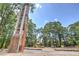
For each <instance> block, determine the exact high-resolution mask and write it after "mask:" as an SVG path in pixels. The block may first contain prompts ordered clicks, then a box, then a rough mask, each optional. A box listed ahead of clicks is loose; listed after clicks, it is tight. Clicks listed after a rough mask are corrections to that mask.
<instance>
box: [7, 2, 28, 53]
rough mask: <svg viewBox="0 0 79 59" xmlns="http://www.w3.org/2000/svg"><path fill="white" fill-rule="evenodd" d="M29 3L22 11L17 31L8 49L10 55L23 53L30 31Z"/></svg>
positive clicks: (16, 27) (17, 23)
mask: <svg viewBox="0 0 79 59" xmlns="http://www.w3.org/2000/svg"><path fill="white" fill-rule="evenodd" d="M28 13H29V3H25V4H24V5H23V7H22V9H21V11H20V14H19V17H18V19H17V22H16V26H15V30H14V33H13V36H12V38H11V41H10V45H9V47H8V53H17V52H23V50H24V46H25V41H26V35H27V31H28V29H27V28H28V27H27V26H28V24H27V20H28Z"/></svg>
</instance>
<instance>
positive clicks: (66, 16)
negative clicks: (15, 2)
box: [30, 3, 79, 28]
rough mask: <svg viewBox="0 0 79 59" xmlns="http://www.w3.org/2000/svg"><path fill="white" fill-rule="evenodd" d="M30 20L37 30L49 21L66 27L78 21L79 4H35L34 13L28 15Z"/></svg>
mask: <svg viewBox="0 0 79 59" xmlns="http://www.w3.org/2000/svg"><path fill="white" fill-rule="evenodd" d="M30 18H31V19H32V21H33V22H34V23H35V24H36V25H37V28H40V27H43V26H44V25H45V24H46V23H47V22H50V21H60V22H61V23H62V25H63V26H65V27H66V26H68V25H69V24H72V23H74V22H77V21H79V4H77V3H75V4H73V3H71V4H68V3H43V4H42V3H41V4H36V9H35V10H34V13H30Z"/></svg>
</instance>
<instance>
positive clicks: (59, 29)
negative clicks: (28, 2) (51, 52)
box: [0, 4, 79, 49]
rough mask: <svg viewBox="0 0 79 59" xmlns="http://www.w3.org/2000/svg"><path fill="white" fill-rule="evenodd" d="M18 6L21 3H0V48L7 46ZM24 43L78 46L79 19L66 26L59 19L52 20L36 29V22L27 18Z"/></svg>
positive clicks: (33, 45)
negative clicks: (26, 31) (26, 32)
mask: <svg viewBox="0 0 79 59" xmlns="http://www.w3.org/2000/svg"><path fill="white" fill-rule="evenodd" d="M19 7H20V8H21V7H22V4H0V49H3V48H7V47H8V46H9V44H10V39H11V36H12V34H13V31H14V27H15V23H16V21H17V14H18V13H17V11H18V10H20V8H19ZM32 7H33V6H32ZM32 9H33V8H32ZM31 11H33V10H31ZM37 20H38V19H37ZM25 45H26V47H69V46H72V47H75V46H79V21H78V22H75V23H73V24H70V25H69V26H68V27H64V26H62V24H61V23H60V22H59V21H53V22H48V23H46V24H45V25H44V26H43V27H41V28H38V29H37V28H36V24H34V23H33V22H32V19H30V18H29V20H28V35H27V36H26V44H25Z"/></svg>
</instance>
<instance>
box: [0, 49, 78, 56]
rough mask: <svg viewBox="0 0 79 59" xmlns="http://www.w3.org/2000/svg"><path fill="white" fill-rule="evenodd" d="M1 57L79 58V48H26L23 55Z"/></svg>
mask: <svg viewBox="0 0 79 59" xmlns="http://www.w3.org/2000/svg"><path fill="white" fill-rule="evenodd" d="M0 55H1V56H79V49H78V48H25V50H24V52H23V53H7V49H4V50H2V51H1V52H0Z"/></svg>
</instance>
